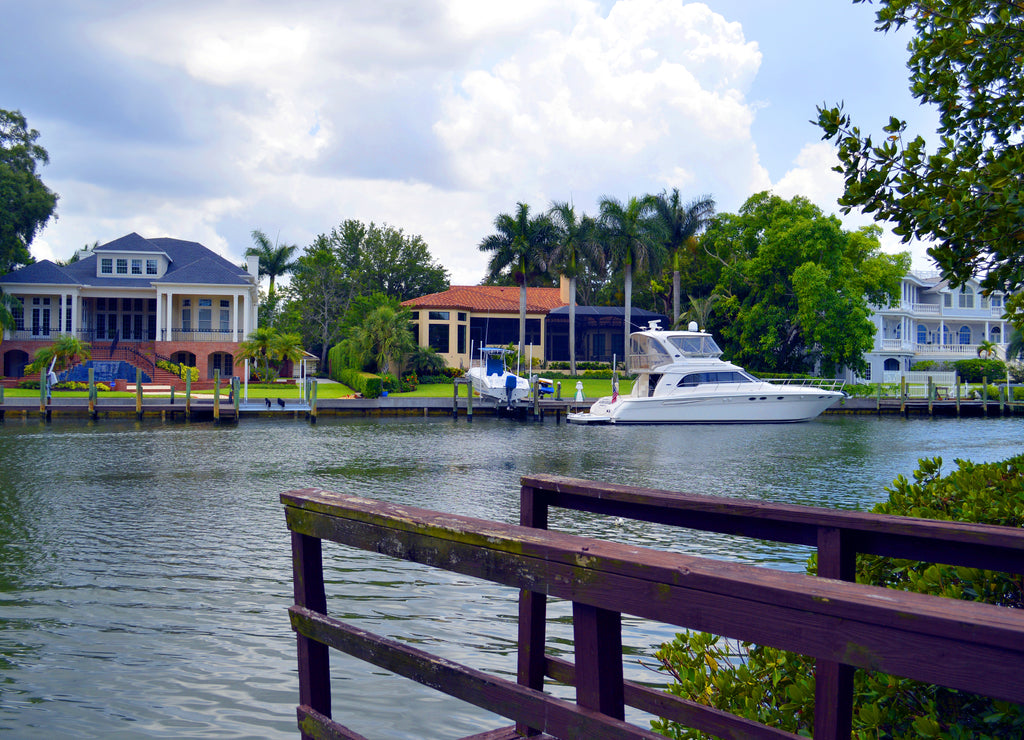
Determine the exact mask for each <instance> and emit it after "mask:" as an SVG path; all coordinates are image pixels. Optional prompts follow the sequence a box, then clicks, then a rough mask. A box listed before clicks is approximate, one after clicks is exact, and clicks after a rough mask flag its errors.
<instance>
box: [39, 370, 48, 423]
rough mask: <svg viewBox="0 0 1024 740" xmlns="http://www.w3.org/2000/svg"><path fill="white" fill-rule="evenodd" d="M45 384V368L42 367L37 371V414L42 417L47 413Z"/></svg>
mask: <svg viewBox="0 0 1024 740" xmlns="http://www.w3.org/2000/svg"><path fill="white" fill-rule="evenodd" d="M46 385H47V379H46V370H45V369H43V370H40V371H39V415H40V416H43V417H45V416H47V413H46V391H47V388H46Z"/></svg>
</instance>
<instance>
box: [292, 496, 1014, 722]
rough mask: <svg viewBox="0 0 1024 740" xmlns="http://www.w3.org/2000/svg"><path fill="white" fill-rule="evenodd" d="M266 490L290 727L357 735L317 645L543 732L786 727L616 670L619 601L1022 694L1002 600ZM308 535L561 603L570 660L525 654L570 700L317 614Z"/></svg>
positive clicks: (705, 625)
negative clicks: (278, 569) (290, 659)
mask: <svg viewBox="0 0 1024 740" xmlns="http://www.w3.org/2000/svg"><path fill="white" fill-rule="evenodd" d="M281 500H282V503H284V505H285V513H286V519H287V522H288V526H289V529H290V530H291V532H292V546H293V556H294V568H295V572H294V579H295V580H294V583H295V606H293V607H292V608H291V610H290V612H291V619H292V626H293V628H294V629H295V631H296V633H297V635H298V653H299V693H300V707H299V709H298V717H299V726H300V729H301V730H302V733H303V736H304V737H310V738H312V737H317V738H320V737H334V738H349V739H352V738H359V737H360V736H359V735H358V734H356V733H355V732H354V731H352V730H350V729H348V728H346V727H345V726H344V725H342V724H340V723H338V722H335V721H334V720H333V719H331V699H330V682H329V654H328V649H329V647H334V648H336V649H340V650H343V651H345V652H348V653H351V654H353V655H355V656H357V657H360V658H362V659H364V660H368V661H370V662H372V663H374V664H375V665H378V666H381V667H384V668H386V669H388V670H392V671H395V672H397V673H399V674H401V675H404V676H408V677H410V678H413V679H415V680H417V681H419V682H421V683H424V684H426V685H429V686H431V687H433V688H436V689H438V690H440V691H443V692H445V693H448V694H450V695H452V696H456V697H458V698H460V699H463V700H465V701H468V702H470V703H473V704H475V705H477V706H480V707H483V708H486V709H487V710H488V711H491V712H494V713H497V714H499V715H502V716H505V717H507V718H509V719H511V720H513V721H514V722H516V723H517V724H518V725H519V727H520V728H536V730H537V731H538V732H543V733H547V736H549V737H556V738H581V739H582V738H587V739H593V740H600V739H601V738H647V739H648V740H653V739H654V738H658V737H660V736H658V735H655V734H654V733H652V732H651V731H649V730H645V729H642V728H640V727H637V726H635V725H632V724H629V723H627V722H625V721H624V719H623V717H624V707H625V704H626V702H627V701H628V702H630V704H634V705H637V706H641V705H643V706H647V707H651V708H652V710H653V711H655V712H656V713H659V714H662V716H670V717H671V716H678V715H682V716H684V717H686V718H687V724H690V725H691V726H695V727H707V728H715V729H709V731H711V732H715V733H716V734H720V735H722V736H725V737H766V738H783V737H786V738H792V737H794V736H792V735H790V734H788V733H784V732H781V731H778V730H775V729H772V728H768V727H765V726H763V725H759V724H757V723H753V722H748V721H747V720H743V719H740V718H737V717H733V716H731V715H728V714H726V713H723V712H720V711H717V710H713V709H710V708H708V707H703V706H700V705H696V704H691V703H689V702H683V701H682V700H679V699H676V698H675V697H670V696H668V695H666V694H662V693H660V692H654V691H651V690H649V689H642V688H641V687H637V686H634V685H632V684H628V683H626V682H624V681H623V677H622V673H623V671H622V638H621V615H622V614H630V615H635V616H638V617H642V618H645V619H650V620H654V621H658V622H663V623H666V624H669V625H673V626H677V627H682V628H686V629H699V630H706V631H709V632H713V633H715V634H720V635H725V636H727V637H732V638H736V639H741V640H750V641H753V642H757V643H760V644H765V645H774V646H777V647H780V648H782V649H785V650H791V651H793V652H798V653H802V654H805V655H810V656H814V657H816V658H820V659H825V660H829V661H833V662H835V663H837V664H838V663H843V664H847V665H852V666H859V667H863V668H868V669H871V670H880V671H885V672H888V673H892V674H895V675H900V676H906V677H909V678H914V679H917V680H921V681H926V682H929V683H935V684H940V685H943V686H950V687H953V688H959V689H964V690H967V691H973V692H977V693H982V694H988V695H990V696H993V697H996V698H1000V699H1005V700H1008V701H1015V702H1021V701H1024V671H1022V670H1021V668H1022V667H1024V615H1022V614H1020V613H1018V612H1016V611H1015V610H1010V609H1003V608H1000V607H996V606H991V605H987V604H975V603H969V602H961V601H954V600H950V599H940V598H938V597H932V596H924V595H921V594H913V593H904V592H897V591H889V590H886V589H879V588H874V587H870V586H860V585H856V584H852V583H844V582H842V581H838V580H832V579H827V578H813V577H810V576H806V575H803V574H797V573H787V572H781V571H775V570H771V569H767V568H759V567H755V566H749V565H741V564H736V563H727V562H721V561H715V560H709V559H705V558H696V557H691V556H687V555H682V554H677V553H666V552H659V551H656V550H651V549H647V548H642V547H634V546H630V545H624V544H619V543H614V542H604V541H601V540H595V539H591V538H584V537H578V536H575V535H570V534H565V533H561V532H554V531H538V530H537V529H535V528H531V527H523V526H515V525H508V524H501V523H496V522H489V521H483V520H479V519H472V518H469V517H463V516H457V515H453V514H440V513H437V512H432V511H427V510H423V509H417V508H414V507H409V506H400V505H395V504H386V503H382V502H379V501H373V500H370V499H365V498H360V497H355V496H347V495H342V494H337V493H330V492H327V491H322V490H319V489H305V490H300V491H291V492H288V493H285V494H282V496H281ZM534 505H535V507H536V508H545V509H546V505H543V506H536V501H535V502H534ZM322 540H330V541H334V542H339V543H342V544H345V545H348V546H353V547H358V548H362V549H365V550H369V551H375V552H378V553H382V554H385V555H389V556H392V557H396V558H402V559H406V560H410V561H413V562H417V563H423V564H426V565H430V566H434V567H438V568H442V569H445V570H449V571H452V572H455V573H460V574H462V575H467V576H471V577H476V578H481V579H485V580H488V581H492V582H494V583H498V584H502V585H505V586H510V587H513V588H518V589H520V590H521V592H523V593H526V594H534V595H538V596H542V597H545V598H546V597H548V596H550V597H555V598H560V599H565V600H567V601H569V602H571V603H572V610H573V630H574V641H575V654H576V663H575V665H572V664H569V663H566V662H565V661H560V660H554V659H548V658H546V657H545V656H543V651H542V650H541V652H540V655H539V656H536V655H534V656H528V657H529V658H531V660H535V661H538V662H540V663H541V664H542V665H543V666H544V667H545V669H546V670H547V671H548V672H549V673H551V674H552V675H553V676H554V677H555V678H557V679H560V680H563V681H567V682H568V683H572V684H575V685H576V703H575V704H574V703H572V702H568V701H565V700H561V699H558V698H555V697H553V696H550V695H548V694H546V693H544V692H542V691H541V690H539V689H538V687H536V686H532V685H529V684H528V683H527V682H525V681H524V680H523V678H524V676H523V673H522V669H521V672H520V676H519V682H518V683H516V682H512V681H508V680H505V679H501V678H498V677H495V676H491V675H488V674H485V673H481V672H479V671H476V670H474V669H472V668H470V667H467V666H462V665H459V664H457V663H454V662H452V661H448V660H445V659H442V658H439V657H437V656H432V655H429V654H427V653H425V652H422V651H420V650H417V649H415V648H411V647H408V646H406V645H404V644H401V643H398V642H395V641H392V640H388V639H386V638H384V637H381V636H378V635H374V634H372V633H369V632H366V631H365V630H360V629H356V628H354V627H352V626H350V625H346V624H344V623H343V622H341V621H339V620H337V619H335V618H332V617H330V616H328V615H327V613H326V605H327V600H326V592H325V586H324V575H323V560H322V550H321V547H322V545H321V542H322ZM532 614H533V616H535V612H534V613H532ZM908 615H913V618H908ZM521 628H522V622H521ZM638 697H639V699H638ZM673 713H675V714H673ZM819 736H820V735H819ZM511 737H515V734H514V730H513V729H512V728H504V729H502V730H496V731H492V732H489V733H483V734H481V735H478V736H474V738H488V739H489V740H500V739H501V738H511ZM541 737H544V735H541Z"/></svg>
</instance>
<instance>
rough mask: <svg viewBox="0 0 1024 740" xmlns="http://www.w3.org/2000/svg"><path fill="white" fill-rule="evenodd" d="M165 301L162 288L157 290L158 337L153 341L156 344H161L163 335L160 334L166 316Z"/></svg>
mask: <svg viewBox="0 0 1024 740" xmlns="http://www.w3.org/2000/svg"><path fill="white" fill-rule="evenodd" d="M163 300H164V294H163V293H161V292H160V288H157V289H156V336H155V337H153V340H154V341H156V342H159V341H160V337H161V333H160V329H161V328H162V327H161V320H162V319H163V315H164V311H163V309H164V306H163Z"/></svg>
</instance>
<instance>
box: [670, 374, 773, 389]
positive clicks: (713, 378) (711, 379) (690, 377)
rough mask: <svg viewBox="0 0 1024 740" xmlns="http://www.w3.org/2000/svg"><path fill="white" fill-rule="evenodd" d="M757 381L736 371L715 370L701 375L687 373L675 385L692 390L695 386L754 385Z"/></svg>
mask: <svg viewBox="0 0 1024 740" xmlns="http://www.w3.org/2000/svg"><path fill="white" fill-rule="evenodd" d="M756 382H757V380H756V379H755V378H754V377H753V376H751V375H747V374H746V373H745V372H741V371H738V370H716V371H712V372H703V373H689V374H687V375H684V376H683V377H682V379H681V380H680V381H679V383H677V385H678V386H679V387H680V388H692V387H694V386H697V385H709V384H717V383H756Z"/></svg>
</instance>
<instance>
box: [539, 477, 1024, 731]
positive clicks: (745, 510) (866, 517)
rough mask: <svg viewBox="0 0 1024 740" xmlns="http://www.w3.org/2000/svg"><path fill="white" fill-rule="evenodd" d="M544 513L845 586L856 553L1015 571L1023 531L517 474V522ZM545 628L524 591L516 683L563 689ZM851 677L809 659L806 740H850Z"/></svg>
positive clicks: (832, 664)
mask: <svg viewBox="0 0 1024 740" xmlns="http://www.w3.org/2000/svg"><path fill="white" fill-rule="evenodd" d="M551 507H556V508H564V509H571V510H576V511H586V512H590V513H595V514H604V515H608V516H616V517H623V518H629V519H636V520H640V521H648V522H652V523H659V524H667V525H672V526H680V527H686V528H689V529H697V530H702V531H709V532H717V533H720V534H731V535H740V536H745V537H752V538H757V539H762V540H771V541H774V542H785V543H789V544H797V545H807V546H811V547H816V548H817V555H818V575H819V576H821V577H826V578H833V579H838V580H844V581H853V580H854V578H855V571H856V557H857V555H858V554H860V553H863V554H873V555H885V556H890V557H897V558H906V559H911V560H923V561H927V562H934V563H944V564H949V565H958V566H965V567H970V568H986V569H989V570H996V571H1000V572H1008V573H1024V530H1019V529H1013V528H1010V527H997V526H989V525H981V524H962V523H957V522H942V521H935V520H931V519H914V518H910V517H902V516H884V515H878V514H864V513H860V512H850V511H839V510H835V509H820V508H815V507H809V506H793V505H785V504H773V503H768V502H762V501H751V500H743V499H730V498H722V497H714V496H702V495H695V494H686V493H680V492H676V491H664V490H655V489H647V488H637V487H634V486H624V485H617V484H611V483H601V482H596V481H590V480H580V479H575V478H566V477H562V476H553V475H535V476H524V477H523V479H522V491H521V500H520V524H521V525H523V526H527V527H537V528H542V529H546V528H547V526H548V512H549V509H550V508H551ZM545 623H546V601H545V598H544V596H543V594H538V593H533V592H530V591H526V590H524V591H523V592H522V593H521V595H520V613H519V679H520V681H521V682H522V683H523V684H525V685H529V686H532V687H534V688H537V689H541V688H543V683H544V676H545V675H546V676H548V677H550V678H554V679H555V680H557V681H561V682H563V683H565V682H566V679H567V677H568V676H569V674H567V672H566V671H567V669H566V666H565V665H562V663H564V661H556V660H553V659H551V658H546V657H545V656H544V655H543V646H544V640H545V629H544V627H545ZM711 631H714V630H711ZM853 672H854V666H853V665H851V664H848V663H842V662H838V661H834V660H827V659H819V660H818V661H817V670H816V677H815V679H816V680H815V683H816V686H815V689H816V691H815V693H816V712H815V736H816V737H828V738H832V737H835V738H848V737H849V736H850V731H851V725H852V707H853ZM568 682H569V683H572V681H568ZM627 693H628V692H627ZM633 694H634V697H635V701H636V702H638V703H633V702H631V701H627V702H626V703H627V705H629V706H634V707H636V708H639V709H645V710H646V711H654V710H653V709H652V708H651V706H650V703H649V700H648V698H647V697H648V694H647V692H645V691H643V690H642V688H641V687H634V692H633ZM691 709H692V707H691ZM674 712H675V713H674ZM678 712H680V707H678V706H677V707H676V708H675V710H669V711H668V712H667V713H666V712H665V711H663V712H662V715H661V716H665V717H668V718H670V719H676V720H677V721H680V722H682V723H683V724H687V725H689V726H693V727H697V728H698V729H704V730H705V731H707V732H709V733H712V734H716V735H718V736H721V737H726V738H732V737H746V736H747V735H745V734H744V732H745V730H744V728H742V727H735V728H734V729H735V730H736V732H732V731H730V729H729V728H730V726H731V725H730V723H728V722H726V725H725V726H723V725H721V724H720V723H719V725H718V726H717V727H714V726H712V725H705V724H701V721H700V719H699V717H698V718H694V717H693V716H692V713H690V712H682V713H678ZM655 713H657V712H655ZM520 729H524V728H522V727H521V728H520Z"/></svg>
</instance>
